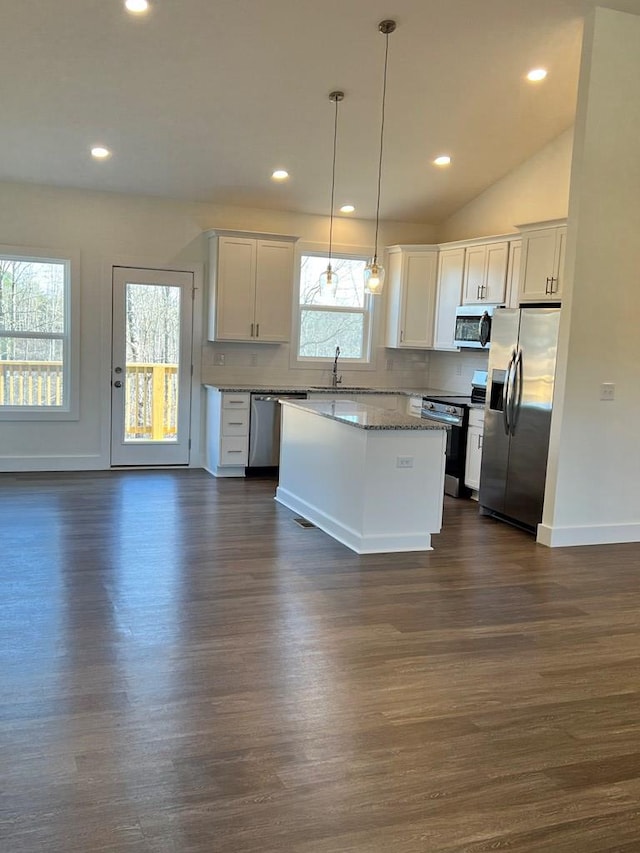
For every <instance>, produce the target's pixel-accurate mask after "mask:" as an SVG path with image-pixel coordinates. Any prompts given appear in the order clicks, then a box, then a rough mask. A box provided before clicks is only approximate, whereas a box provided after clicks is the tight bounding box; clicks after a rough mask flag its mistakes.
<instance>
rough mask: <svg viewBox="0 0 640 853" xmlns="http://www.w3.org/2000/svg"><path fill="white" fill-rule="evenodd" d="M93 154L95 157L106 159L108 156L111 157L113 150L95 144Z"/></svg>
mask: <svg viewBox="0 0 640 853" xmlns="http://www.w3.org/2000/svg"><path fill="white" fill-rule="evenodd" d="M91 156H92V157H95V159H96V160H106V159H107V157H111V151H109V149H108V148H105V147H104V146H102V145H94V146H93V148H92V149H91Z"/></svg>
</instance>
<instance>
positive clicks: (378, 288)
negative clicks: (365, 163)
mask: <svg viewBox="0 0 640 853" xmlns="http://www.w3.org/2000/svg"><path fill="white" fill-rule="evenodd" d="M395 28H396V22H395V21H380V23H379V24H378V31H379V32H381V33H382V34H383V36H384V37H385V48H384V73H383V75H382V110H381V117H380V157H379V160H378V197H377V200H376V237H375V242H374V248H373V257H372V258H371V260H370V261H369V263H368V264H367V265H366V267H365V268H364V292H365V293H369V294H370V295H371V296H377V295H378V294H379V293H382V288H383V286H384V267H383V265H382V264H381V263H380V262H379V261H378V230H379V226H380V188H381V185H382V154H383V150H384V108H385V103H386V100H387V65H388V60H389V35H390V34H391V33H392V32H393V31H394V30H395Z"/></svg>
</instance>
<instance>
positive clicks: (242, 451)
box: [227, 450, 244, 453]
mask: <svg viewBox="0 0 640 853" xmlns="http://www.w3.org/2000/svg"><path fill="white" fill-rule="evenodd" d="M227 453H244V450H227Z"/></svg>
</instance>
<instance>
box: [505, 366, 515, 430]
mask: <svg viewBox="0 0 640 853" xmlns="http://www.w3.org/2000/svg"><path fill="white" fill-rule="evenodd" d="M515 357H516V351H515V350H513V352H512V353H511V358H510V359H509V364H508V366H507V373H506V376H505V382H504V385H503V386H502V423H503V424H504V434H505V435H509V432H510V431H511V426H510V424H509V407H510V405H511V394H510V389H511V368H512V367H513V360H514V358H515Z"/></svg>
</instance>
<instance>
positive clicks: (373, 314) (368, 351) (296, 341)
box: [290, 243, 379, 370]
mask: <svg viewBox="0 0 640 853" xmlns="http://www.w3.org/2000/svg"><path fill="white" fill-rule="evenodd" d="M371 252H372V250H371V249H370V248H369V247H361V246H334V247H333V251H332V257H333V259H334V260H335V259H338V258H339V259H346V260H355V261H365V262H366V261H368V260H369V258H370V257H371ZM308 256H310V257H315V258H324V259H325V260H327V261H328V260H329V253H328V251H327V247H325V246H324V245H322V244H316V243H303V244H302V245H300V244H298V246H297V247H296V255H295V257H296V268H295V276H294V287H293V316H292V324H291V327H292V330H293V334H292V335H291V343H292V346H291V358H290V367H292V368H297V369H301V370H326V369H327V367H330V366H331V365H332V364H333V361H334V358H333V356H331V357H327V358H317V357H311V356H301V355H300V354H299V353H300V332H301V326H302V324H301V318H302V311H303V310H307V311H308V310H314V309H317V310H318V311H331V312H335V313H337V314H344V313H359V314H362V315H363V316H364V341H363V343H364V352H365V357H364V358H359V359H355V358H345V357H343V356H340V365H342V366H343V367H344V368H345V369H348V370H375V369H376V363H375V359H376V346H375V335H376V331H377V316H378V313H379V312H378V311H376V310H375V306H376V301H377V300H376V298H375V297H374V296H371V294H368V293H365V297H364V306H363V307H362V308H360V307H356V306H354V307H348V306H344V305H341V306H338V305H335V306H334V305H317V306H303V305H301V304H300V279H301V274H302V258H303V257H308Z"/></svg>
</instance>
